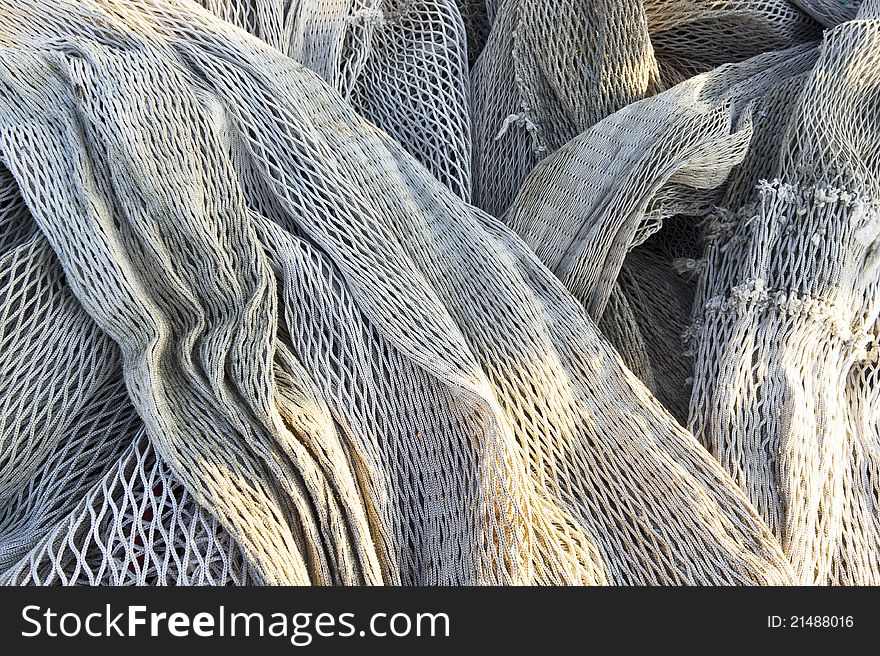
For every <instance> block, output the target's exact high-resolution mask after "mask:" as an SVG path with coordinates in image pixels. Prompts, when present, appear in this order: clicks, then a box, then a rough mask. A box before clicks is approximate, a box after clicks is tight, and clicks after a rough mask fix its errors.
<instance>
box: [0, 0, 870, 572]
mask: <svg viewBox="0 0 880 656" xmlns="http://www.w3.org/2000/svg"><path fill="white" fill-rule="evenodd" d="M857 11H858V13H857V14H856V9H855V8H853V7H850V6H845V7H844V6H841V7H837V6H832V3H822V2H806V0H804V1H798V2H796V3H793V2H789V1H788V0H772V1H771V0H761V1H758V0H718V1H715V0H713V1H712V2H693V1H690V0H687V1H686V0H663V1H659V0H650V1H649V0H645V1H644V2H643V1H640V0H615V1H614V2H607V3H598V4H597V3H588V2H572V1H571V0H558V1H556V0H553V1H551V2H546V1H543V2H539V1H537V0H493V1H489V2H481V1H465V0H293V1H286V2H282V1H280V0H198V2H196V1H195V0H24V1H20V0H16V1H15V2H12V0H8V1H7V0H0V501H2V504H0V582H2V583H6V584H40V585H44V584H89V585H102V584H109V585H125V584H129V585H205V584H210V585H245V584H253V583H258V584H331V585H364V584H368V585H372V584H404V585H440V584H785V583H792V582H801V583H820V584H847V585H850V584H863V583H878V584H880V514H878V511H877V499H878V495H880V422H878V418H880V366H878V345H877V344H878V331H880V321H878V316H880V250H878V248H880V218H878V208H877V202H878V200H877V199H878V198H880V193H878V192H880V189H878V188H877V185H878V182H877V180H878V174H880V170H878V164H880V160H878V154H877V153H878V152H880V149H878V146H880V143H878V136H877V135H878V134H880V133H878V132H877V129H876V126H877V124H878V118H880V117H878V116H877V111H878V109H877V108H878V104H877V98H876V91H875V90H876V88H877V87H878V80H876V79H875V78H876V77H877V75H878V71H880V54H878V53H880V17H878V15H877V11H878V5H877V2H876V1H875V0H871V1H870V2H867V3H864V4H863V5H862V6H861V7H860V8H858V10H857ZM822 26H827V27H830V28H831V29H829V30H827V31H826V32H825V33H824V34H823V33H822V32H821V28H822ZM768 181H769V182H768ZM471 200H473V202H474V203H475V204H476V207H475V206H473V205H471V204H469V203H470V201H471ZM682 338H684V339H682Z"/></svg>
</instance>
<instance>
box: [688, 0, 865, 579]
mask: <svg viewBox="0 0 880 656" xmlns="http://www.w3.org/2000/svg"><path fill="white" fill-rule="evenodd" d="M877 10H878V7H877V5H876V3H873V2H871V3H865V4H864V5H863V6H862V9H861V11H860V15H859V19H858V20H855V21H851V22H848V23H844V24H842V25H840V26H838V27H836V28H834V29H833V30H829V31H828V32H827V33H826V35H825V39H824V41H823V44H822V46H821V49H820V56H819V60H818V61H817V63H816V66H815V68H814V70H813V72H812V73H811V74H810V75H809V76H808V77H806V78H805V79H802V80H801V81H800V83H799V84H796V85H793V86H792V87H791V88H790V89H783V93H782V94H780V96H779V97H777V98H776V99H775V101H776V102H771V103H769V105H768V107H770V108H773V110H774V111H776V112H779V113H781V116H782V118H780V117H779V115H777V116H776V117H775V118H774V119H773V120H772V121H771V122H770V125H768V127H767V128H766V129H765V132H768V133H769V134H768V139H776V143H778V147H777V148H775V152H776V156H775V157H773V158H772V160H771V159H770V158H768V157H766V156H763V157H755V158H754V159H753V160H751V161H749V162H747V163H746V164H747V165H749V166H750V167H751V169H752V170H751V171H744V172H743V173H742V174H741V175H740V177H741V178H743V179H754V177H755V173H758V174H766V173H770V175H768V177H770V178H772V181H770V182H767V181H766V180H763V181H759V182H758V184H757V194H749V193H747V192H746V186H745V185H743V184H740V185H739V186H738V187H736V188H733V187H732V188H731V192H732V193H731V194H730V196H729V198H728V203H727V207H726V208H725V210H724V211H722V212H719V214H718V215H717V216H716V218H715V219H714V221H713V222H712V224H711V226H710V229H709V230H708V232H707V237H708V238H709V245H708V249H707V254H706V263H705V272H704V275H703V279H702V281H701V289H700V293H699V295H698V301H697V305H696V307H697V308H698V312H697V314H696V323H695V326H694V335H693V340H694V342H695V352H696V361H695V367H694V370H695V378H696V382H695V387H694V395H693V398H692V403H691V423H692V426H693V428H694V431H695V432H696V434H697V435H698V436H699V437H700V439H702V440H703V441H704V442H705V443H706V445H707V446H708V447H709V448H710V450H711V451H712V452H713V453H715V454H716V456H717V457H718V458H719V459H720V460H721V462H722V463H724V464H725V466H726V467H727V468H728V469H729V470H730V471H731V473H732V474H733V475H734V478H735V479H736V480H738V481H739V483H740V484H741V485H742V486H743V488H744V489H746V490H747V492H748V493H749V496H750V498H751V499H752V501H753V503H754V504H755V505H756V507H757V508H758V509H759V511H760V512H761V513H762V514H763V515H764V517H765V519H766V520H767V523H768V525H769V526H770V527H771V528H772V529H773V530H774V531H775V532H776V533H777V535H778V536H779V538H780V541H781V543H782V545H783V548H784V549H785V550H786V552H787V553H788V555H789V557H790V558H791V560H792V562H793V563H794V565H795V569H796V571H797V574H798V576H799V579H800V580H801V581H802V582H805V583H841V582H860V583H870V582H877V580H878V578H877V574H878V572H877V561H876V554H877V549H878V545H877V539H878V534H877V531H876V528H875V526H876V512H877V510H876V499H877V479H876V475H875V474H874V473H873V472H874V471H875V470H874V468H875V467H876V462H875V459H876V449H877V447H878V442H877V434H876V405H875V403H876V400H875V397H876V394H877V388H876V378H875V368H876V367H875V365H873V364H872V363H873V361H874V360H875V359H876V346H875V344H876V323H875V322H876V321H877V317H878V312H880V267H878V263H880V256H878V246H880V239H878V238H880V218H878V209H877V198H878V191H880V189H878V182H877V180H878V178H877V175H878V173H880V168H878V166H880V162H878V159H877V153H878V146H880V133H878V131H877V129H876V126H877V121H878V118H880V115H878V111H880V106H878V104H877V98H876V92H875V88H876V83H877V81H878V79H880V78H878V73H880V14H878V13H877ZM786 96H787V97H788V98H789V99H790V100H792V102H789V103H786V104H783V103H780V102H778V101H779V100H780V99H782V98H785V97H786ZM780 127H781V130H780V129H779V128H780ZM780 133H781V135H782V137H776V136H774V135H776V134H780ZM771 143H772V142H771ZM768 162H772V164H771V165H770V166H769V167H768ZM768 168H769V170H768ZM752 199H756V200H752ZM872 344H873V345H874V346H873V347H872ZM872 411H873V412H872ZM866 513H867V514H866Z"/></svg>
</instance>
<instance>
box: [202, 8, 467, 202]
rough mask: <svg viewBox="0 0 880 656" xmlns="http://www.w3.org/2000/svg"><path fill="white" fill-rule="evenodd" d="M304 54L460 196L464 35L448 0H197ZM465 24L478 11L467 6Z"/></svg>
mask: <svg viewBox="0 0 880 656" xmlns="http://www.w3.org/2000/svg"><path fill="white" fill-rule="evenodd" d="M199 2H201V4H202V5H203V6H205V7H206V8H207V9H209V10H210V11H212V12H213V13H214V14H216V15H217V16H218V17H220V18H222V19H224V20H227V21H229V22H231V23H232V24H234V25H237V26H238V27H241V28H243V29H245V30H247V31H248V32H250V33H251V34H253V35H254V36H256V37H258V38H260V39H262V40H263V41H265V42H266V43H268V44H269V45H271V46H273V47H275V48H277V49H279V50H280V51H281V52H283V53H285V54H287V55H288V56H290V57H292V58H294V59H296V60H297V61H299V62H301V63H303V64H305V65H306V66H308V67H309V68H311V69H312V70H313V71H315V72H316V73H318V74H319V75H321V77H323V78H324V79H325V80H326V81H327V82H328V84H330V85H331V86H333V87H334V88H335V89H337V90H338V91H340V92H341V93H342V95H343V96H344V97H345V98H346V99H347V100H349V101H350V102H351V103H352V105H353V106H354V107H355V109H357V110H358V111H359V112H360V113H361V114H362V115H364V116H365V117H366V118H368V119H369V120H371V121H373V122H374V123H376V124H377V125H378V126H379V127H380V128H382V129H383V130H384V131H386V132H388V133H389V134H390V135H392V136H393V137H394V138H395V139H397V141H398V142H399V143H401V144H403V145H404V147H405V148H406V149H407V150H408V151H409V153H410V154H411V155H413V156H414V157H415V158H416V159H418V160H419V161H420V162H422V164H424V165H425V166H426V167H427V169H428V170H429V171H430V172H431V173H432V174H433V175H434V176H435V177H437V178H438V179H439V180H440V181H441V182H443V183H445V184H446V185H447V186H448V187H449V188H450V189H452V191H453V192H454V193H456V194H457V195H458V196H460V197H461V198H463V199H465V200H469V199H470V196H471V123H470V101H469V97H468V96H469V77H468V76H469V74H468V55H469V53H470V52H472V51H471V50H469V48H468V39H469V38H470V37H471V35H472V34H474V33H473V32H472V31H469V32H468V31H466V30H465V24H464V22H463V19H462V13H461V12H460V8H459V6H458V4H457V2H456V0H294V1H293V2H287V3H282V2H279V1H278V0H199ZM467 16H468V20H469V23H468V25H469V26H472V25H473V20H475V19H477V18H478V16H479V15H478V14H475V13H474V12H473V11H472V10H468V13H467ZM475 47H476V45H475Z"/></svg>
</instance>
